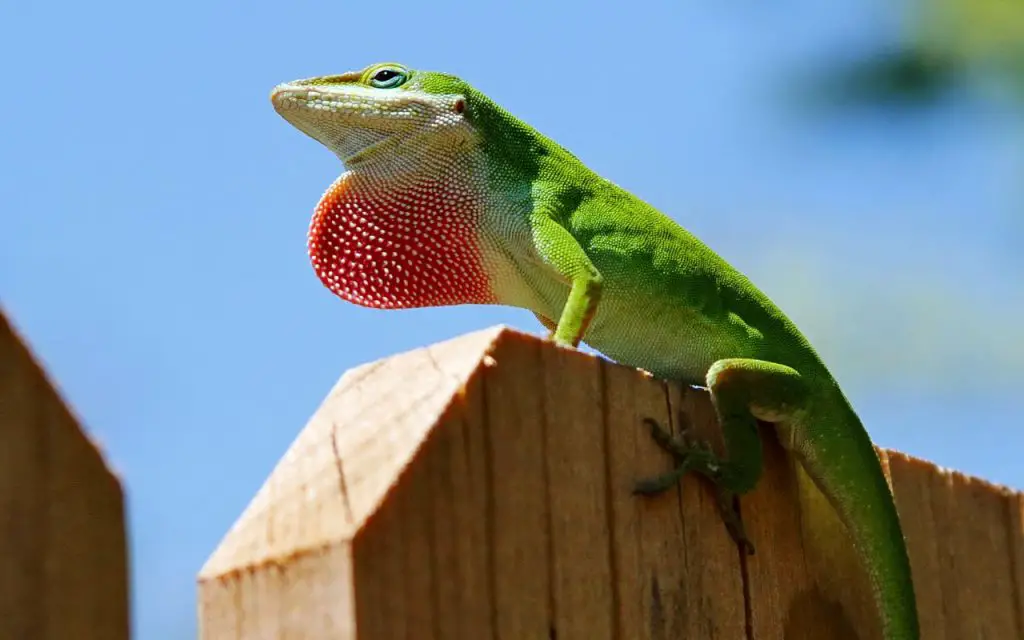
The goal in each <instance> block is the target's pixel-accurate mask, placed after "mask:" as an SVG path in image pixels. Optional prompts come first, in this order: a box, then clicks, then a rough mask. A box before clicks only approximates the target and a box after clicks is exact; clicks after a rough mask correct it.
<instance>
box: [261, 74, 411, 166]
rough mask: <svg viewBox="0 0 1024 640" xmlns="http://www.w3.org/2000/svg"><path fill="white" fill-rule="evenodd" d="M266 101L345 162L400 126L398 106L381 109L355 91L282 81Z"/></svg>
mask: <svg viewBox="0 0 1024 640" xmlns="http://www.w3.org/2000/svg"><path fill="white" fill-rule="evenodd" d="M270 100H271V102H272V103H273V105H274V110H275V111H277V113H278V114H280V115H281V117H283V118H284V119H285V120H287V121H288V122H290V123H291V124H292V125H293V126H295V127H296V128H297V129H299V130H300V131H302V132H303V133H305V134H306V135H308V136H310V137H311V138H313V139H315V140H316V141H318V142H320V143H321V144H323V145H324V146H326V147H327V148H328V149H330V150H331V151H332V152H334V154H335V155H336V156H338V157H339V158H340V159H341V161H342V162H344V163H345V164H346V165H349V164H352V163H358V162H360V161H363V160H365V159H367V158H368V157H369V156H370V155H372V154H373V153H374V151H375V150H377V149H379V148H380V147H382V146H386V143H388V142H390V141H392V139H393V138H395V137H396V136H395V134H397V133H399V132H400V131H401V128H402V126H401V117H400V116H401V115H402V114H401V113H396V111H401V110H400V109H393V110H388V109H385V110H382V109H381V108H380V103H379V99H378V100H377V101H372V100H367V99H366V98H365V97H364V96H362V95H361V94H360V92H356V91H349V90H345V91H339V90H337V89H327V90H321V89H319V88H317V87H306V86H301V85H295V84H284V85H279V86H277V87H275V88H274V90H273V91H272V92H271V94H270ZM396 116H398V117H396ZM399 137H400V136H399Z"/></svg>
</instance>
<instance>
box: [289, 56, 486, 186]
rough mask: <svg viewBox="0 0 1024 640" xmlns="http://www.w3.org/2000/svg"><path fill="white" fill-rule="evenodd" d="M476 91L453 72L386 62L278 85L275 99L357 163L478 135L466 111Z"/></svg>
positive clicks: (301, 125)
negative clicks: (416, 69)
mask: <svg viewBox="0 0 1024 640" xmlns="http://www.w3.org/2000/svg"><path fill="white" fill-rule="evenodd" d="M473 93H475V92H473V90H472V89H471V88H470V87H469V86H468V85H466V84H465V83H464V82H462V81H461V80H459V79H458V78H455V77H453V76H449V75H446V74H441V73H434V72H425V71H414V70H412V69H409V68H407V67H405V66H402V65H400V64H395V63H382V64H374V65H370V66H369V67H367V68H365V69H363V70H362V71H351V72H348V73H343V74H340V75H332V76H320V77H315V78H306V79H304V80H296V81H294V82H288V83H284V84H281V85H278V86H277V87H275V88H274V90H273V91H272V92H271V102H273V105H274V109H275V110H276V111H277V112H278V113H279V114H280V115H281V116H282V117H283V118H284V119H285V120H287V121H288V122H290V123H291V124H292V125H294V126H295V127H296V128H298V129H299V130H300V131H302V132H303V133H305V134H306V135H308V136H310V137H312V138H314V139H316V140H317V141H319V142H320V143H322V144H323V145H325V146H326V147H327V148H328V149H330V150H331V151H332V152H334V154H335V155H337V156H338V158H340V159H341V161H342V162H344V163H345V164H346V165H347V166H348V167H349V168H350V169H353V168H356V167H358V166H359V165H360V164H362V163H367V162H373V161H387V162H393V161H396V160H401V159H405V160H407V161H413V162H415V160H416V159H417V151H430V153H432V154H436V153H437V152H438V150H440V149H443V148H458V147H460V146H462V145H464V144H465V143H466V142H467V141H468V140H470V139H471V138H472V137H473V134H474V130H473V128H472V126H471V125H470V124H469V123H468V122H467V120H466V117H465V112H466V108H467V100H468V99H471V97H472V94H473Z"/></svg>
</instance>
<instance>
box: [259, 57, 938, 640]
mask: <svg viewBox="0 0 1024 640" xmlns="http://www.w3.org/2000/svg"><path fill="white" fill-rule="evenodd" d="M271 99H272V101H273V104H274V108H275V109H276V110H277V111H278V113H280V114H281V115H282V116H283V117H284V118H285V119H286V120H288V121H289V122H290V123H291V124H293V125H294V126H295V127H297V128H298V129H299V130H301V131H302V132H304V133H306V134H307V135H309V136H311V137H313V138H314V139H316V140H318V141H320V142H321V143H323V144H324V145H325V146H327V147H328V148H329V149H330V150H331V151H333V152H334V153H335V154H336V155H337V156H338V157H339V158H340V159H341V161H342V162H343V163H344V164H345V166H346V168H347V171H346V173H344V174H342V175H341V177H340V178H338V180H337V181H335V182H334V184H332V185H331V186H330V187H329V188H328V189H327V191H326V192H325V193H324V195H323V197H322V199H321V200H320V202H319V204H318V205H317V206H316V210H315V212H314V214H313V219H312V222H311V224H310V229H309V236H308V249H309V256H310V259H311V261H312V264H313V267H314V269H315V271H316V274H317V275H318V276H319V278H320V280H321V281H322V282H323V284H324V285H326V286H327V287H328V288H329V289H330V290H331V291H333V292H334V293H335V294H337V295H338V296H340V297H341V298H343V299H345V300H348V301H351V302H354V303H357V304H360V305H365V306H369V307H376V308H387V309H397V308H411V307H428V306H441V305H454V304H492V303H493V304H505V305H513V306H517V307H522V308H525V309H528V310H530V311H532V312H533V313H534V314H536V315H537V317H538V318H539V319H540V320H541V322H542V323H544V324H545V325H546V326H547V327H548V328H549V329H551V330H552V336H551V337H552V338H553V340H554V341H555V342H556V343H557V344H559V345H563V346H569V347H576V346H577V345H578V344H579V342H580V341H581V340H585V341H586V343H587V344H589V345H591V346H592V347H594V348H595V349H597V350H598V351H600V352H602V353H604V354H605V355H607V356H609V357H611V358H612V359H614V360H617V361H618V362H620V363H623V364H626V365H631V366H635V367H639V368H642V369H645V370H647V371H649V372H651V373H652V374H654V375H655V376H658V377H663V378H668V379H674V380H679V381H682V382H686V383H690V384H703V385H706V386H707V388H708V390H709V391H710V393H711V398H712V401H713V403H714V406H715V409H716V412H717V415H718V419H719V422H720V424H721V427H722V433H723V437H724V441H725V445H726V452H727V455H726V457H722V458H719V457H717V456H715V454H713V453H712V452H711V451H710V449H708V448H707V447H704V446H700V445H697V444H686V443H680V442H665V441H663V442H662V445H663V446H665V447H667V448H670V449H673V450H674V452H675V453H676V454H677V456H676V457H677V460H678V461H679V466H678V469H677V471H678V473H676V474H675V477H679V476H681V475H682V473H683V472H689V471H692V472H696V473H699V474H701V475H704V476H706V477H708V478H710V479H711V480H712V481H713V482H714V483H715V484H716V485H717V486H718V488H719V489H720V492H721V495H723V496H733V495H740V494H743V493H745V492H747V491H749V490H750V489H752V488H753V487H754V486H755V484H756V483H757V481H758V478H759V476H760V474H761V466H762V461H761V442H760V439H759V436H758V430H757V422H756V421H757V420H763V421H766V422H770V423H773V424H774V426H775V429H776V430H777V433H778V435H779V440H780V441H781V442H782V444H783V446H784V447H785V448H786V450H787V451H788V452H789V454H790V455H792V456H793V457H794V458H795V459H796V461H797V462H798V463H799V466H800V467H802V469H803V470H804V471H805V472H806V474H807V475H808V476H809V477H810V478H811V479H812V480H813V482H814V484H815V485H816V486H817V488H818V489H819V490H820V491H821V492H822V493H823V494H824V496H825V497H826V498H827V500H828V503H829V504H830V505H831V507H832V508H833V509H834V510H835V512H836V513H837V514H838V516H839V518H840V519H841V520H842V522H843V523H844V525H845V526H846V528H847V531H848V532H849V534H850V537H851V539H852V540H853V543H854V547H855V549H856V551H857V554H858V557H859V558H860V561H861V562H862V563H863V565H864V567H865V568H866V572H867V575H868V578H869V581H870V583H871V587H872V590H873V595H874V599H875V602H876V604H877V607H878V610H879V612H880V617H881V620H882V628H883V632H884V636H885V638H886V640H916V639H917V638H918V637H919V630H918V619H917V611H916V607H915V599H914V588H913V584H912V581H911V574H910V563H909V560H908V556H907V551H906V546H905V542H904V538H903V534H902V531H901V529H900V522H899V518H898V516H897V513H896V508H895V505H894V503H893V499H892V495H891V493H890V491H889V487H888V484H887V483H886V480H885V477H884V475H883V473H882V470H881V467H880V464H879V461H878V459H877V457H876V454H875V451H874V449H873V447H872V444H871V440H870V439H869V437H868V435H867V433H866V432H865V430H864V428H863V426H862V425H861V423H860V421H859V419H858V418H857V415H856V414H855V413H854V411H853V409H852V408H851V406H850V404H849V402H848V401H847V399H846V397H845V396H844V395H843V393H842V391H841V390H840V389H839V387H838V385H837V384H836V382H835V380H834V379H833V378H832V375H831V374H830V373H829V371H828V369H827V368H826V367H825V365H824V364H823V363H822V362H821V360H820V359H819V357H818V355H817V354H816V353H815V351H814V350H813V348H812V347H811V345H810V344H809V343H808V342H807V340H806V339H805V338H804V337H803V335H801V333H800V332H799V330H798V329H797V328H796V326H794V324H793V323H792V322H791V321H790V320H789V319H788V318H787V317H786V316H785V315H784V314H783V313H782V312H781V311H780V310H779V309H778V308H777V307H776V306H775V305H774V304H773V303H772V302H771V300H769V299H768V297H767V296H765V295H764V294H763V293H761V291H760V290H758V289H757V288H756V287H755V286H754V285H753V284H752V283H751V282H750V280H748V279H747V278H746V277H745V276H744V275H742V274H741V273H739V272H738V271H737V270H736V269H735V268H733V267H732V266H731V265H729V264H728V263H727V262H726V261H725V260H724V259H722V258H721V257H720V256H718V255H717V254H716V253H714V252H713V251H712V250H711V249H710V248H708V247H707V246H706V245H705V244H703V243H702V242H701V241H700V240H698V239H697V238H695V237H694V236H693V235H691V234H690V233H689V232H687V231H685V230H684V229H683V228H682V227H680V226H679V225H678V224H676V223H675V222H674V221H672V220H671V219H670V218H668V217H667V216H665V215H663V214H662V213H660V212H659V211H657V210H656V209H654V208H653V207H651V206H650V205H648V204H647V203H645V202H643V201H642V200H640V199H639V198H637V197H635V196H633V195H632V194H630V193H628V192H626V191H625V190H623V189H621V188H619V187H618V186H616V185H615V184H613V183H611V182H609V181H608V180H606V179H604V178H602V177H600V176H598V175H597V174H595V173H594V172H593V171H591V170H590V169H588V168H587V167H586V166H584V165H583V163H581V162H580V161H579V160H578V159H577V158H576V157H575V156H573V155H572V154H571V153H569V152H568V151H567V150H565V149H564V148H562V147H561V146H559V145H558V144H556V143H555V142H553V141H551V140H550V139H548V138H546V137H544V136H543V135H541V134H540V133H538V132H537V131H535V130H534V129H532V128H531V127H530V126H528V125H527V124H525V123H523V122H522V121H520V120H518V119H516V118H515V117H513V116H512V115H510V114H509V113H508V112H506V111H505V110H504V109H502V108H501V107H499V106H498V105H497V104H495V103H494V102H493V101H491V100H490V99H489V98H487V97H486V96H485V95H483V94H482V93H480V92H479V91H477V90H476V89H474V88H473V87H471V86H470V85H468V84H467V83H465V82H463V81H462V80H460V79H458V78H456V77H453V76H450V75H446V74H442V73H434V72H426V71H416V70H412V69H409V68H407V67H404V66H402V65H399V64H392V63H386V64H377V65H372V66H370V67H368V68H366V69H364V70H362V71H354V72H349V73H343V74H341V75H333V76H323V77H317V78H309V79H305V80H298V81H295V82H290V83H286V84H282V85H279V86H278V87H276V88H275V89H274V90H273V94H272V97H271ZM655 433H656V434H657V431H656V432H655ZM660 439H661V440H664V434H661V437H660ZM645 488H646V489H650V490H653V489H654V487H653V486H652V485H650V484H648V485H647V486H646V487H645ZM731 530H732V531H733V533H734V535H736V536H737V537H740V538H741V537H742V536H741V534H740V533H739V532H738V530H737V528H736V527H731Z"/></svg>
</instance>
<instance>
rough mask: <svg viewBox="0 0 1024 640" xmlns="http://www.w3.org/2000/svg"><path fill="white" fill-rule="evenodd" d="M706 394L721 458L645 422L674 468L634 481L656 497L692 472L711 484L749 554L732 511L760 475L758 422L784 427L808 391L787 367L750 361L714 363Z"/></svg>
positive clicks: (802, 404) (725, 517)
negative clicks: (719, 431) (717, 431)
mask: <svg viewBox="0 0 1024 640" xmlns="http://www.w3.org/2000/svg"><path fill="white" fill-rule="evenodd" d="M707 385H708V390H709V391H710V392H711V400H712V403H713V404H714V406H715V412H716V413H717V415H718V422H719V424H720V425H721V429H722V438H723V440H724V442H725V451H726V455H725V456H718V455H717V454H715V453H714V452H713V451H712V450H711V448H710V447H709V446H707V444H706V443H702V442H696V441H694V440H693V438H692V437H690V436H689V435H688V434H687V433H686V432H685V431H684V433H683V434H682V437H681V438H674V437H673V436H672V435H671V434H669V433H668V432H666V431H665V430H664V429H663V428H662V427H661V426H660V425H657V423H654V422H653V421H648V426H649V427H650V428H651V434H652V437H653V438H654V440H655V442H657V443H658V445H659V446H660V447H661V448H662V449H664V450H666V451H667V452H668V453H669V454H671V455H672V457H673V459H674V460H675V463H676V466H675V468H674V469H672V470H671V471H669V472H668V473H666V474H663V475H661V476H658V477H655V478H650V479H647V480H643V481H641V482H639V483H637V485H636V488H635V491H636V493H640V494H646V495H651V494H657V493H660V492H662V491H664V490H666V489H668V488H670V487H671V486H673V485H675V483H677V482H678V481H679V480H680V479H681V478H682V477H683V476H684V475H686V474H687V473H690V472H693V473H697V474H698V475H700V476H703V477H704V478H706V479H707V480H709V481H710V482H711V483H712V484H714V486H715V488H716V497H717V498H718V504H719V508H720V511H721V512H722V518H723V520H724V522H725V525H726V527H727V528H728V530H729V532H730V534H731V535H732V536H733V538H734V539H735V540H736V542H737V543H738V544H739V545H740V546H741V548H745V549H747V551H748V552H750V553H752V552H753V546H752V545H751V544H750V541H749V540H747V538H746V535H745V533H744V531H743V524H742V521H741V520H740V518H739V514H738V513H737V512H736V510H735V507H734V506H733V504H734V498H735V497H737V496H739V495H741V494H744V493H746V492H748V491H750V490H751V489H753V488H754V486H755V485H756V484H757V481H758V479H759V478H760V477H761V469H762V452H761V437H760V434H759V433H758V429H757V421H758V420H759V419H760V420H765V421H769V422H779V423H786V422H789V421H790V420H791V419H792V418H796V417H797V416H798V415H799V414H801V413H803V412H804V410H805V408H806V405H807V400H808V396H809V392H808V389H807V386H806V384H805V382H804V380H803V379H802V378H801V376H800V373H799V372H798V371H796V370H795V369H793V368H791V367H787V366H785V365H781V364H776V363H774V362H768V361H765V360H754V359H748V358H729V359H723V360H719V361H717V362H715V363H714V364H712V365H711V367H710V368H709V369H708V373H707Z"/></svg>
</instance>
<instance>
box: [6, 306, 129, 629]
mask: <svg viewBox="0 0 1024 640" xmlns="http://www.w3.org/2000/svg"><path fill="white" fill-rule="evenodd" d="M126 638H128V556H127V548H126V544H125V525H124V496H123V495H122V492H121V485H120V483H119V482H118V479H117V478H116V477H115V476H114V475H113V474H112V473H111V472H110V470H109V469H108V468H107V466H106V464H105V463H104V461H103V458H102V456H101V455H100V453H99V451H97V449H96V447H95V446H94V445H93V443H92V442H90V441H89V439H88V438H87V437H86V436H85V435H84V434H83V433H82V430H81V428H80V427H79V426H78V423H77V422H76V421H75V419H74V417H72V415H71V414H70V413H69V412H68V410H67V408H66V407H65V406H64V403H63V402H61V399H60V397H59V396H58V395H57V393H56V392H55V391H54V389H53V387H52V386H51V385H50V383H49V381H48V380H47V379H46V377H45V376H44V375H43V372H42V370H41V369H40V368H39V366H38V365H37V364H36V363H35V361H34V360H33V359H32V357H31V355H30V354H29V352H28V349H27V348H26V347H25V345H24V344H23V343H22V341H21V340H19V339H18V336H17V335H16V334H15V333H14V331H13V329H12V328H11V326H10V324H8V322H7V320H6V319H5V318H4V316H3V313H0V640H125V639H126Z"/></svg>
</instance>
